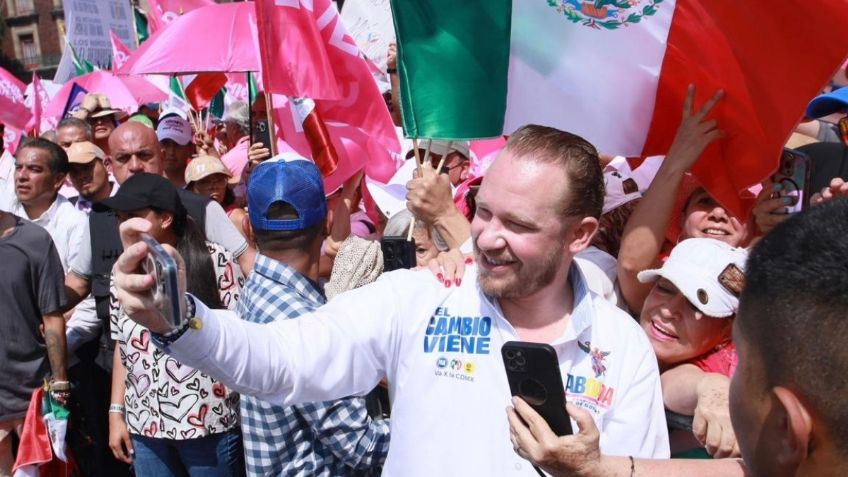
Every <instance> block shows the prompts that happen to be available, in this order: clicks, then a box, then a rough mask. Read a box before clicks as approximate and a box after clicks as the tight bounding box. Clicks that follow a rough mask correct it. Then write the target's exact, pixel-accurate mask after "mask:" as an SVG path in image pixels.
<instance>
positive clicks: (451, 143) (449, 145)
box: [436, 141, 453, 174]
mask: <svg viewBox="0 0 848 477" xmlns="http://www.w3.org/2000/svg"><path fill="white" fill-rule="evenodd" d="M451 146H453V141H448V149H447V151H446V152H445V155H444V156H442V159H441V160H440V161H439V166H438V167H436V174H439V173H440V172H441V170H442V166H444V165H445V159H447V158H448V154H450V148H451Z"/></svg>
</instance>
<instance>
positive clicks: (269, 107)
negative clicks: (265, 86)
mask: <svg viewBox="0 0 848 477" xmlns="http://www.w3.org/2000/svg"><path fill="white" fill-rule="evenodd" d="M265 115H266V116H267V117H268V133H269V135H270V141H271V146H270V147H271V157H275V156H276V155H277V135H276V134H275V133H274V110H273V109H272V105H271V93H270V92H269V91H265Z"/></svg>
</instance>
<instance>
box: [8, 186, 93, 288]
mask: <svg viewBox="0 0 848 477" xmlns="http://www.w3.org/2000/svg"><path fill="white" fill-rule="evenodd" d="M8 187H10V188H12V193H11V194H9V193H8V192H7V193H5V194H0V209H3V210H5V211H6V212H10V213H13V214H15V215H17V216H18V217H22V218H24V219H27V220H29V221H30V222H32V223H34V224H36V225H40V226H41V227H43V228H44V229H45V230H47V232H48V233H49V234H50V237H52V238H53V244H54V245H55V246H56V251H58V252H59V259H60V260H61V261H62V268H63V269H64V270H65V273H67V272H68V264H69V263H70V262H71V261H72V260H73V259H74V258H75V257H76V255H77V253H79V251H80V249H81V248H82V247H83V246H86V247H88V246H89V244H83V243H82V242H83V236H84V229H85V228H87V227H88V217H87V216H86V215H85V214H84V213H82V212H80V211H79V210H77V209H76V207H74V205H73V204H71V202H70V201H69V200H68V199H66V198H65V197H63V196H61V195H58V196H56V200H54V201H53V204H51V205H50V208H49V209H47V210H46V211H45V212H44V213H43V214H41V216H40V217H30V216H29V215H28V214H27V212H26V209H24V206H23V204H21V203H20V202H18V199H17V197H15V195H14V183H12V182H10V183H8Z"/></svg>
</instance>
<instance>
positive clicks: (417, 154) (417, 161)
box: [412, 137, 423, 177]
mask: <svg viewBox="0 0 848 477" xmlns="http://www.w3.org/2000/svg"><path fill="white" fill-rule="evenodd" d="M412 150H413V151H415V166H416V169H417V170H418V177H422V176H423V170H422V167H421V153H420V152H418V138H417V137H416V138H413V139H412Z"/></svg>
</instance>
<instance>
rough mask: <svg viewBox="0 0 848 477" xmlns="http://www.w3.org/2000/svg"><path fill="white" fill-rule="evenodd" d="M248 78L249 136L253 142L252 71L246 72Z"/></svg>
mask: <svg viewBox="0 0 848 477" xmlns="http://www.w3.org/2000/svg"><path fill="white" fill-rule="evenodd" d="M245 77H246V80H247V137H249V138H250V143H251V144H253V101H252V100H251V99H250V98H251V96H252V95H251V94H250V93H251V91H250V90H251V87H250V71H248V72H247V73H245Z"/></svg>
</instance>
